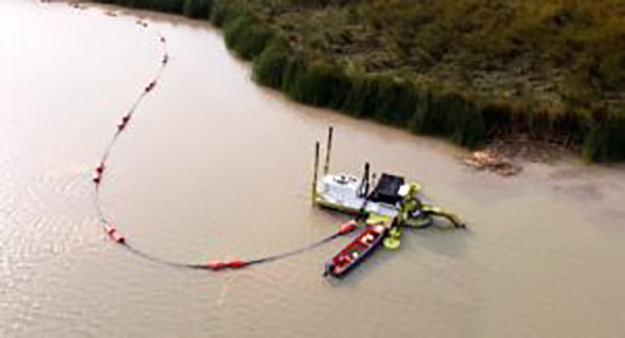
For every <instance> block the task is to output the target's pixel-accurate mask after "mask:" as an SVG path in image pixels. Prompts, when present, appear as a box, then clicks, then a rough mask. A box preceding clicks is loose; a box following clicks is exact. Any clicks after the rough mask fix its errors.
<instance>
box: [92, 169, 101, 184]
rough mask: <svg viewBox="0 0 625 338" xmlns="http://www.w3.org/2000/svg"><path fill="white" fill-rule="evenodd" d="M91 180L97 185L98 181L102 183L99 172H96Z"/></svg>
mask: <svg viewBox="0 0 625 338" xmlns="http://www.w3.org/2000/svg"><path fill="white" fill-rule="evenodd" d="M91 180H92V181H93V183H95V184H99V183H100V181H102V174H101V173H99V172H96V173H95V174H93V178H92V179H91Z"/></svg>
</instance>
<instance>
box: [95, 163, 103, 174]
mask: <svg viewBox="0 0 625 338" xmlns="http://www.w3.org/2000/svg"><path fill="white" fill-rule="evenodd" d="M95 172H96V174H102V173H103V172H104V163H100V165H99V166H97V167H96V168H95Z"/></svg>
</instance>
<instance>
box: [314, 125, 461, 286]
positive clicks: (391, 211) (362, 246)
mask: <svg viewBox="0 0 625 338" xmlns="http://www.w3.org/2000/svg"><path fill="white" fill-rule="evenodd" d="M332 135H333V128H332V127H330V128H329V132H328V143H327V148H326V158H325V164H324V170H323V176H322V177H321V180H320V181H318V167H319V153H320V145H319V142H317V143H316V145H315V167H314V177H313V183H312V201H313V204H314V205H316V206H319V207H322V208H326V209H331V210H334V211H338V212H342V213H347V214H350V215H355V216H356V220H354V221H351V223H349V222H348V224H347V225H348V226H350V225H351V226H357V225H360V226H362V227H364V230H363V231H362V232H361V234H360V235H359V236H357V237H356V238H355V239H354V240H353V241H352V242H351V243H349V244H348V245H347V247H345V248H344V249H343V250H341V251H340V252H339V253H337V254H336V255H335V256H334V257H333V258H332V259H331V260H329V261H328V262H327V263H326V266H325V272H324V275H332V276H334V277H341V276H343V275H345V274H346V273H347V272H349V271H350V270H351V268H352V267H353V266H355V265H357V264H359V263H360V262H362V261H363V260H364V259H365V258H366V257H367V256H368V255H370V254H371V253H372V252H373V251H374V250H375V249H376V248H378V247H379V246H380V244H383V246H384V247H385V248H387V249H398V248H399V247H400V243H401V242H400V237H401V234H402V231H403V229H404V228H406V227H410V228H417V229H422V228H427V227H429V226H432V225H433V224H434V222H435V221H434V218H442V219H445V220H446V221H447V224H450V225H451V226H452V228H454V229H465V228H466V226H465V224H464V222H462V221H461V220H460V219H459V218H458V217H457V216H455V215H454V214H453V213H450V212H447V211H445V210H443V209H442V208H441V207H439V206H437V205H435V204H434V202H433V201H432V200H431V199H429V198H428V197H427V196H426V195H425V194H424V193H423V192H422V189H421V186H420V185H419V184H418V183H415V182H412V183H407V182H406V180H405V179H404V178H403V177H401V176H398V175H393V174H388V173H382V174H381V175H380V177H379V179H378V180H377V181H376V178H375V174H373V175H370V165H369V163H365V166H364V173H363V175H362V177H361V178H359V177H357V176H355V175H350V174H330V173H329V167H330V152H331V148H332ZM370 176H372V177H370ZM371 187H374V188H373V189H370V188H371Z"/></svg>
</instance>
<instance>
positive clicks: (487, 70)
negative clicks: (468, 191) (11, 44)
mask: <svg viewBox="0 0 625 338" xmlns="http://www.w3.org/2000/svg"><path fill="white" fill-rule="evenodd" d="M100 2H105V3H116V4H120V5H124V6H131V7H137V8H145V9H152V10H159V11H165V12H173V13H182V14H185V15H187V16H190V17H194V18H207V19H210V20H211V21H212V22H213V24H214V25H216V26H218V27H221V28H222V29H223V30H224V35H225V39H226V43H227V44H228V46H229V47H230V48H232V49H233V50H234V51H236V52H237V53H238V54H239V55H240V56H241V57H242V58H245V59H248V60H252V61H253V64H254V75H255V78H256V80H257V81H258V82H259V83H261V84H263V85H266V86H269V87H272V88H275V89H278V90H281V91H283V92H284V93H285V94H286V95H288V96H289V97H290V98H292V99H294V100H297V101H300V102H303V103H307V104H311V105H315V106H319V107H328V108H333V109H336V110H339V111H341V112H344V113H346V114H350V115H353V116H356V117H360V118H366V119H372V120H375V121H378V122H381V123H385V124H389V125H393V126H397V127H401V128H405V129H408V130H410V131H412V132H415V133H424V134H434V135H441V136H444V137H448V138H449V139H451V140H453V141H455V142H458V143H460V144H463V145H466V146H470V147H473V146H477V145H479V144H481V143H483V142H484V141H485V140H487V139H488V138H490V137H493V136H497V135H502V134H508V133H517V132H523V133H528V134H530V135H532V136H534V137H537V138H543V139H544V138H547V139H551V140H556V141H559V142H565V143H567V144H569V145H572V146H579V147H580V148H581V149H583V153H584V154H585V155H586V156H587V157H588V158H590V159H593V160H620V159H624V158H625V111H624V110H623V103H624V102H625V95H624V94H625V93H624V92H623V88H625V87H624V86H625V3H623V2H622V1H621V0H595V1H584V0H437V1H430V0H410V1H409V0H100Z"/></svg>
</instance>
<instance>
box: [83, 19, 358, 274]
mask: <svg viewBox="0 0 625 338" xmlns="http://www.w3.org/2000/svg"><path fill="white" fill-rule="evenodd" d="M108 16H110V17H116V15H108ZM135 23H136V24H137V25H139V26H141V27H143V28H148V27H149V25H148V23H147V22H145V21H143V20H137V21H136V22H135ZM152 31H153V32H154V33H155V34H156V36H157V37H158V41H159V42H160V44H161V45H162V47H163V53H162V57H161V59H160V60H161V61H160V68H159V70H158V73H157V74H156V76H155V77H154V78H152V79H151V80H150V81H148V83H147V84H146V85H145V87H144V88H143V90H142V92H141V94H140V95H139V96H138V97H137V98H136V99H135V101H134V102H133V103H132V106H131V108H130V110H129V111H128V112H127V113H126V114H125V115H123V116H122V117H121V119H120V121H119V123H118V124H117V130H116V131H115V134H114V135H113V138H112V140H111V142H110V143H109V145H108V147H107V148H106V149H105V151H104V153H103V154H102V156H101V158H100V162H99V164H98V166H97V167H95V169H94V173H93V176H92V181H93V183H94V186H95V205H96V209H97V212H98V216H99V218H100V223H101V225H102V228H103V230H104V232H105V233H106V235H107V236H108V238H110V239H111V240H112V241H113V242H115V243H117V244H120V245H122V246H124V247H125V248H127V249H128V250H129V251H130V252H132V253H133V254H135V255H137V256H139V257H142V258H145V259H148V260H150V261H153V262H156V263H160V264H164V265H168V266H172V267H181V268H190V269H201V270H209V271H221V270H226V269H231V270H234V269H241V268H244V267H247V266H251V265H258V264H262V263H267V262H272V261H276V260H279V259H284V258H287V257H289V256H293V255H296V254H299V253H303V252H304V251H307V250H311V249H314V248H316V247H318V246H320V245H322V244H324V243H327V242H330V241H332V240H334V239H336V238H338V237H340V236H344V235H347V234H349V233H351V232H352V231H354V230H355V229H356V228H357V224H356V222H355V221H349V222H346V223H343V224H341V225H340V226H339V230H338V232H336V233H334V234H332V235H330V236H328V237H325V238H322V239H321V240H319V241H317V242H313V243H311V244H309V245H307V246H304V247H301V248H298V249H294V250H291V251H286V252H282V253H279V254H275V255H273V256H267V257H261V258H256V259H252V260H243V259H239V258H236V259H232V260H229V261H221V260H209V261H208V262H207V263H201V264H193V263H180V262H175V261H171V260H168V259H164V258H161V257H156V256H152V255H151V254H149V253H147V252H144V251H142V250H140V249H138V248H135V247H133V246H132V245H131V244H130V243H129V242H128V240H127V239H126V237H125V236H124V235H123V234H122V233H121V232H120V231H119V230H118V228H117V226H116V225H115V224H114V223H113V222H112V221H111V220H110V218H109V217H108V216H107V215H106V214H105V213H104V211H103V209H102V205H101V198H100V189H99V188H100V185H101V184H102V180H103V178H104V175H105V173H106V168H107V166H106V162H107V160H108V157H109V155H110V153H111V151H112V150H113V148H114V147H115V145H116V144H117V140H118V138H119V136H120V135H121V134H122V133H123V132H125V131H127V130H128V129H127V128H128V125H129V123H130V122H131V120H132V117H133V115H134V114H135V112H136V111H137V109H138V107H139V106H140V104H141V102H142V101H143V99H144V98H145V97H146V96H147V95H149V94H150V93H152V92H153V91H154V89H155V88H156V86H157V84H158V81H159V80H160V78H161V75H162V74H163V71H164V69H165V67H166V66H167V64H168V63H169V54H168V53H167V39H166V38H165V36H163V35H162V34H161V33H160V32H159V31H157V30H155V29H153V28H152Z"/></svg>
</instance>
